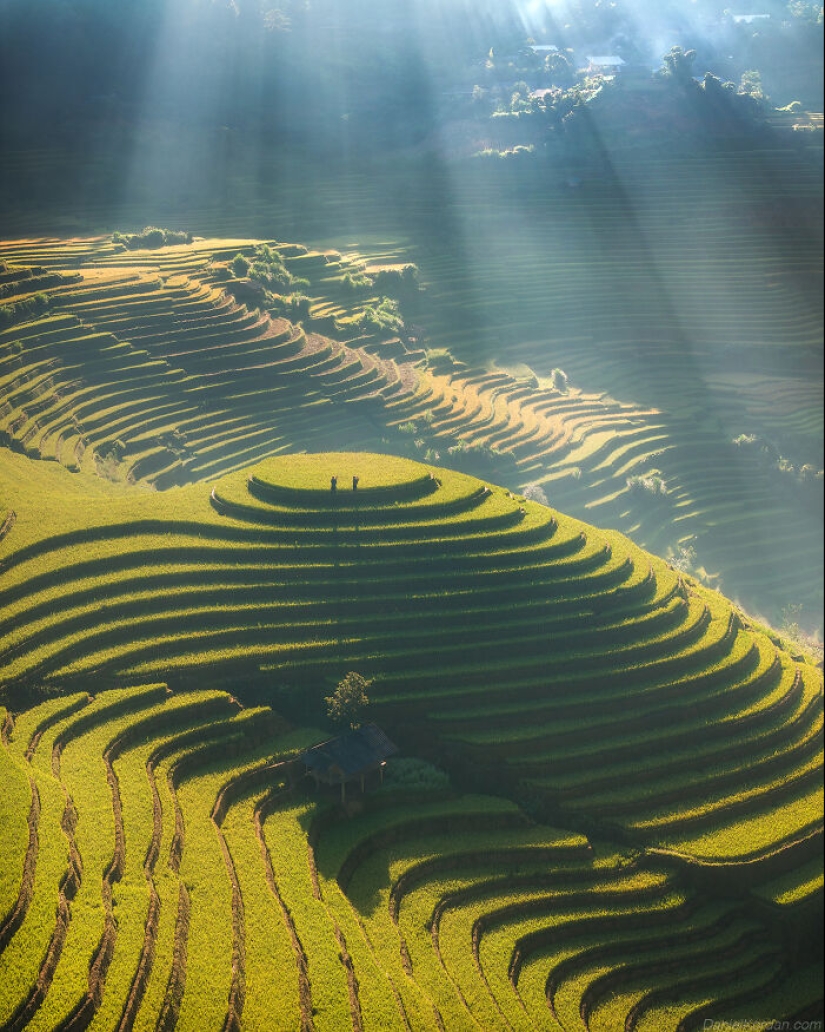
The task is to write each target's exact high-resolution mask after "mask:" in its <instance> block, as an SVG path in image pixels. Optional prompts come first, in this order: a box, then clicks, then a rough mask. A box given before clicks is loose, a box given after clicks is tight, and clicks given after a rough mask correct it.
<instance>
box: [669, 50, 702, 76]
mask: <svg viewBox="0 0 825 1032" xmlns="http://www.w3.org/2000/svg"><path fill="white" fill-rule="evenodd" d="M695 59H696V51H695V50H682V48H681V47H671V48H670V52H669V53H667V54H665V56H664V57H663V58H662V61H663V62H664V64H663V66H662V74H663V75H664V77H665V78H666V79H672V80H673V81H674V82H679V83H688V82H691V81H692V80H693V62H694V60H695Z"/></svg>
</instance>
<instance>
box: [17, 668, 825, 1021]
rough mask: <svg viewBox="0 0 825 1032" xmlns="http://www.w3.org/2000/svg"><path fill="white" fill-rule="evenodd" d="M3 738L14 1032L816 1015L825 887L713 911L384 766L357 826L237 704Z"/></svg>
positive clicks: (302, 732) (81, 720) (139, 690)
mask: <svg viewBox="0 0 825 1032" xmlns="http://www.w3.org/2000/svg"><path fill="white" fill-rule="evenodd" d="M388 714H389V711H388ZM3 716H4V723H3V737H2V745H1V746H0V763H2V766H3V773H4V786H5V785H6V784H8V785H9V786H10V787H11V790H10V791H4V793H3V799H2V810H0V817H2V827H3V829H4V851H3V855H2V865H1V866H0V873H2V876H3V883H2V884H3V887H4V896H3V911H2V924H0V976H2V977H0V1015H2V1021H3V1028H6V1029H23V1028H26V1029H29V1028H32V1029H34V1028H43V1029H51V1028H54V1027H65V1028H89V1029H100V1030H110V1029H156V1028H162V1029H165V1028H173V1027H177V1028H182V1029H199V1030H207V1029H213V1028H214V1029H238V1030H240V1029H250V1030H259V1029H270V1028H271V1029H278V1030H288V1029H295V1030H302V1029H303V1030H317V1032H321V1030H329V1032H341V1030H342V1029H349V1028H352V1029H353V1030H369V1029H372V1030H376V1032H381V1030H383V1032H389V1030H393V1029H399V1030H401V1029H414V1030H419V1029H420V1030H431V1032H440V1030H445V1029H447V1030H459V1029H477V1030H484V1032H493V1030H497V1029H501V1030H513V1029H523V1030H534V1029H541V1030H548V1029H559V1030H563V1032H566V1030H572V1029H590V1030H596V1029H604V1030H607V1032H615V1029H616V1028H630V1029H656V1030H658V1032H662V1030H665V1029H677V1028H678V1029H696V1028H702V1027H706V1026H705V1025H704V1022H705V1021H706V1020H708V1018H709V1017H712V1018H713V1019H714V1020H716V1021H721V1020H725V1019H727V1018H728V1017H729V1016H730V1017H733V1016H735V1015H736V1014H738V1013H740V1012H741V1010H742V1007H743V1006H746V1007H747V1008H749V1009H748V1011H747V1013H748V1015H749V1016H750V1019H751V1020H752V1021H754V1022H757V1024H758V1027H767V1024H768V1023H769V1022H771V1021H773V1020H775V1019H776V1017H777V1016H778V1015H786V1014H787V1015H790V1014H792V1013H801V1012H802V1011H804V1009H805V1008H806V1007H810V1006H812V1005H814V1004H815V1002H816V1000H817V998H818V994H819V993H820V992H821V981H820V980H819V979H818V972H817V971H816V968H815V965H808V966H806V965H805V964H804V963H800V962H797V961H792V962H789V952H788V948H787V946H786V944H785V943H784V941H783V936H782V934H781V929H782V927H783V921H785V920H786V915H784V914H783V910H787V911H789V912H790V913H791V914H794V913H796V914H797V915H798V914H799V912H800V909H801V910H802V911H803V912H804V911H805V908H806V905H807V908H808V910H810V909H811V907H810V904H811V902H812V899H813V900H815V898H816V896H817V893H818V897H819V900H820V904H821V893H822V879H821V864H820V872H819V881H818V887H815V888H813V889H811V890H809V891H808V893H807V904H806V902H805V901H800V900H797V901H796V902H795V903H794V904H793V905H792V906H788V905H786V904H783V903H781V902H779V901H778V900H777V899H776V898H773V897H771V896H770V894H769V893H766V892H765V889H764V888H763V889H762V902H761V904H760V905H756V904H755V902H754V894H753V893H751V892H750V891H748V889H744V890H743V891H741V892H740V893H739V894H738V895H735V896H734V897H733V898H731V899H729V900H728V901H726V902H722V901H720V900H719V899H717V898H715V893H714V892H713V891H709V890H708V885H709V884H711V883H708V882H704V883H703V882H702V881H701V880H700V879H694V878H692V877H691V876H689V874H687V873H686V872H688V871H689V868H690V864H689V863H686V860H685V859H682V860H680V862H678V863H676V862H674V857H673V855H672V854H670V853H668V852H665V851H655V850H647V851H643V850H638V849H634V850H630V851H628V849H627V847H626V846H624V847H620V846H616V845H610V844H608V843H607V842H606V841H605V840H604V839H603V838H602V837H601V836H598V838H599V842H598V844H594V843H593V842H591V841H589V840H588V838H587V837H586V836H585V835H583V834H582V833H581V832H578V831H575V830H572V829H571V828H567V829H566V830H565V825H564V818H562V822H561V823H560V824H559V826H557V827H554V826H552V825H548V824H544V823H542V824H537V823H535V821H533V820H531V819H530V818H528V817H527V816H526V815H525V813H524V812H523V810H521V809H520V808H519V807H518V806H517V805H516V804H515V803H513V802H511V801H509V800H507V799H505V798H502V797H501V796H484V795H477V794H475V795H467V794H459V793H456V792H455V791H454V790H451V789H450V788H449V787H448V786H447V785H446V782H443V783H441V784H440V786H439V787H438V788H437V789H431V790H430V792H429V793H426V794H422V792H421V791H420V790H414V789H411V788H410V787H409V786H406V787H405V783H404V781H403V779H401V780H396V781H395V782H394V781H393V779H392V766H391V767H390V771H389V777H388V779H387V782H386V784H385V785H384V787H383V788H381V789H380V790H378V791H375V792H374V793H372V794H371V795H369V796H366V797H364V799H363V801H362V802H360V803H358V804H357V807H356V808H353V809H350V811H349V814H348V815H347V814H345V813H343V812H342V811H340V810H339V809H338V808H337V807H336V806H335V805H334V804H333V802H332V800H331V799H330V798H327V797H325V796H320V797H319V796H318V794H317V793H316V792H311V791H309V790H307V789H306V788H305V787H304V782H303V780H302V777H301V775H302V773H303V766H302V764H301V763H300V762H299V761H296V759H295V757H296V754H297V752H298V751H299V750H300V748H301V747H303V746H306V745H307V744H309V743H310V742H312V741H313V740H317V739H318V737H319V736H320V735H321V733H320V732H317V731H314V730H313V729H311V728H307V727H304V728H301V729H297V730H289V729H288V727H287V726H286V725H285V724H284V722H283V721H282V720H280V719H279V718H277V717H276V716H275V714H273V713H272V712H271V711H270V710H269V709H268V708H266V707H261V708H257V709H246V710H244V709H242V708H240V707H239V705H238V703H237V702H236V701H235V700H234V699H233V698H232V697H231V696H229V695H227V694H226V693H224V692H221V691H208V690H195V691H191V692H184V693H181V694H176V695H175V694H170V693H169V691H168V689H166V687H165V686H164V685H162V684H155V685H147V686H144V687H135V688H130V689H113V690H108V691H102V692H99V693H98V694H97V695H96V696H95V697H94V698H93V697H91V696H89V695H87V694H86V693H85V692H82V691H81V692H77V693H75V694H73V695H70V696H67V697H63V698H60V699H55V700H50V701H47V702H44V703H41V704H40V705H37V706H35V707H34V708H32V709H29V710H26V711H25V712H22V713H17V714H7V713H5V711H4V712H3ZM391 764H392V761H391ZM763 805H765V803H764V802H763ZM767 805H770V804H769V803H768V804H767ZM574 823H575V822H574ZM7 829H8V830H7ZM784 852H785V854H786V859H785V860H784V861H783V862H782V863H781V864H779V865H777V864H776V863H773V867H774V868H778V867H780V866H781V867H783V868H785V874H784V875H783V878H784V881H785V882H788V881H789V880H790V879H792V877H793V871H794V870H795V868H794V867H793V860H792V856H793V854H794V849H793V847H790V846H786V847H785V850H784ZM773 859H774V860H775V859H776V855H775V854H774V856H773ZM693 862H694V863H695V860H693ZM731 866H732V867H733V868H734V869H735V875H734V876H735V877H737V878H739V877H741V875H742V873H743V872H744V871H747V870H750V869H751V868H750V865H747V864H744V863H733V864H731ZM810 866H811V865H810V863H809V864H808V867H810ZM799 870H800V871H802V872H803V873H804V868H800V869H799ZM814 910H815V908H814ZM790 927H791V929H792V928H793V923H791V926H790Z"/></svg>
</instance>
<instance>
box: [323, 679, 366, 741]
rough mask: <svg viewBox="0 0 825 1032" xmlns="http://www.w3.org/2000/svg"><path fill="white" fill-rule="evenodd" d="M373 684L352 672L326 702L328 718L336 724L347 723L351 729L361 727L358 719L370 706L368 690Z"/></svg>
mask: <svg viewBox="0 0 825 1032" xmlns="http://www.w3.org/2000/svg"><path fill="white" fill-rule="evenodd" d="M371 684H372V681H368V680H367V679H366V678H365V677H362V676H361V674H356V673H355V672H354V671H352V670H350V672H349V673H348V674H347V675H346V676H345V677H344V678H342V680H340V681H339V682H338V687H337V688H336V689H335V691H334V692H333V693H332V695H327V696H326V697H325V699H324V702H325V703H326V704H327V716H328V717H329V718H330V720H333V721H335V723H336V724H344V723H347V724H349V726H350V727H351V728H356V727H358V726H359V724H360V721H359V719H358V717H359V715H360V713H361V711H362V710H363V709H364V707H365V706H367V705H369V701H370V700H369V697H368V696H367V688H369V686H370V685H371Z"/></svg>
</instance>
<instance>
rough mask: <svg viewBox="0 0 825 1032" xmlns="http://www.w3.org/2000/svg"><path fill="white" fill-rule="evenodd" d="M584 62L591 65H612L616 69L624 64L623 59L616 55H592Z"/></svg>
mask: <svg viewBox="0 0 825 1032" xmlns="http://www.w3.org/2000/svg"><path fill="white" fill-rule="evenodd" d="M586 60H587V61H588V63H589V64H592V65H614V66H615V67H616V68H618V67H619V66H620V65H623V64H624V58H623V57H619V56H618V55H617V54H594V55H593V56H592V57H591V56H590V54H588V55H587V57H586Z"/></svg>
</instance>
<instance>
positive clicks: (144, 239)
mask: <svg viewBox="0 0 825 1032" xmlns="http://www.w3.org/2000/svg"><path fill="white" fill-rule="evenodd" d="M112 243H113V244H120V245H121V246H122V247H125V248H126V249H127V250H129V251H137V250H138V249H140V248H147V249H152V248H157V247H169V246H170V245H172V244H191V243H192V234H191V233H184V232H182V231H181V230H176V229H158V227H157V226H147V227H146V228H145V229H144V230H143V231H142V232H141V233H118V232H115V233H112Z"/></svg>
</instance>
